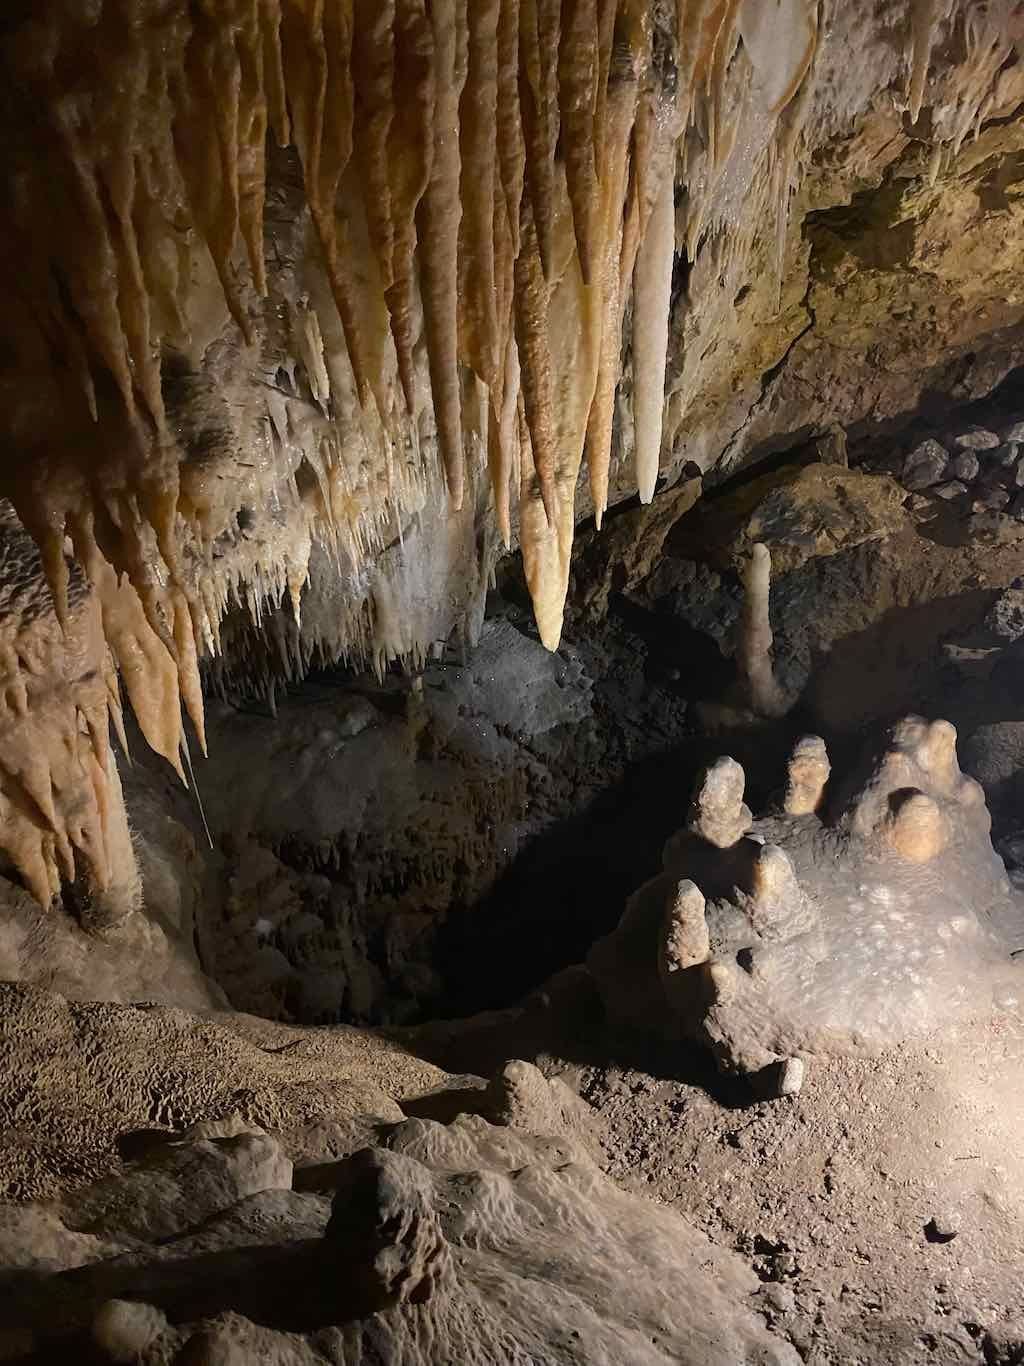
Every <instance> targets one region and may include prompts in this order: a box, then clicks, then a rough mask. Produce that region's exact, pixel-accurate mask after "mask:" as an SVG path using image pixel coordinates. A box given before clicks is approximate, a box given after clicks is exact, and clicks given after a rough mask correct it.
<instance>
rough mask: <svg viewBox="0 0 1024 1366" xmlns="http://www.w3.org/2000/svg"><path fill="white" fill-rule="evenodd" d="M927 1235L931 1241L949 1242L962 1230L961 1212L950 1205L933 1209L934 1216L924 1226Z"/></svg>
mask: <svg viewBox="0 0 1024 1366" xmlns="http://www.w3.org/2000/svg"><path fill="white" fill-rule="evenodd" d="M924 1232H925V1237H926V1238H927V1239H928V1241H929V1242H930V1243H949V1242H952V1240H953V1239H954V1238H955V1237H956V1235H957V1234H958V1233H959V1232H960V1213H959V1211H958V1210H955V1209H951V1208H949V1207H946V1208H943V1209H938V1210H933V1212H932V1217H931V1218H930V1219H929V1220H928V1222H927V1224H925V1226H924Z"/></svg>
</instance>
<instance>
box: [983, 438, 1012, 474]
mask: <svg viewBox="0 0 1024 1366" xmlns="http://www.w3.org/2000/svg"><path fill="white" fill-rule="evenodd" d="M1019 458H1020V444H1019V443H1018V442H1016V441H1006V442H1004V443H1003V445H1001V446H997V447H996V449H995V450H994V451H989V452H988V453H987V454H986V456H985V459H986V462H988V463H989V464H993V465H1001V466H1002V467H1003V469H1011V468H1012V467H1013V466H1014V465H1016V463H1017V461H1018V459H1019Z"/></svg>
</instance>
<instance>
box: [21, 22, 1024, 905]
mask: <svg viewBox="0 0 1024 1366" xmlns="http://www.w3.org/2000/svg"><path fill="white" fill-rule="evenodd" d="M1022 42H1024V5H1022V4H1020V3H1014V0H986V2H985V3H972V2H971V0H915V2H913V3H895V4H875V3H855V4H849V3H841V0H820V3H813V2H812V0H677V3H675V4H672V3H669V2H668V0H193V2H192V3H187V0H87V3H82V0H46V2H45V3H14V4H10V5H8V6H7V7H6V9H5V14H4V17H3V19H2V20H0V101H2V118H0V142H2V153H0V154H2V156H3V158H4V161H5V164H6V166H7V168H8V174H7V177H6V178H5V182H4V185H3V188H2V190H0V234H2V238H3V241H2V247H0V271H2V272H3V276H4V279H3V288H4V293H5V307H4V309H3V311H2V314H0V351H2V355H3V358H4V364H3V368H2V378H0V383H2V385H3V395H2V403H0V423H2V429H0V431H2V435H0V497H3V498H5V499H7V500H9V504H10V506H11V507H12V508H13V509H14V511H15V512H16V515H17V519H18V520H20V524H21V525H20V527H19V526H18V524H17V521H16V520H15V519H14V518H13V517H12V516H6V514H5V521H4V527H5V534H6V542H5V563H6V568H5V583H4V590H5V602H6V603H7V609H6V612H5V615H4V617H3V620H2V622H0V633H2V642H0V644H2V656H3V670H4V675H5V677H4V686H3V689H2V691H0V696H2V699H3V706H2V709H0V763H2V768H3V774H2V781H0V789H2V801H3V803H4V816H5V828H6V829H7V830H8V831H10V832H13V833H10V834H9V835H5V837H4V838H5V840H6V847H7V849H8V852H9V853H11V854H12V855H13V857H14V859H15V861H16V862H17V864H18V866H19V867H20V868H21V869H22V871H23V873H24V874H25V876H26V878H27V880H28V881H29V883H30V885H31V886H32V888H33V890H34V891H36V893H37V895H38V896H40V898H41V899H45V897H46V895H47V894H48V893H49V892H52V891H53V890H54V889H55V887H56V885H57V879H58V875H59V873H63V874H64V875H65V876H66V875H68V874H69V873H70V872H71V871H73V869H74V866H75V860H76V857H81V858H82V859H84V860H85V861H86V862H87V863H88V864H89V865H90V866H92V867H94V868H96V869H99V870H100V872H102V869H103V865H104V849H105V846H106V843H107V841H108V839H109V838H110V836H109V834H108V827H109V826H110V823H111V821H112V820H113V817H112V816H111V815H110V812H109V810H108V806H109V802H108V799H107V788H108V787H109V782H110V779H109V776H108V775H109V771H110V765H111V759H110V755H109V752H108V742H107V727H106V724H105V720H106V718H105V715H104V708H105V707H109V709H110V710H111V711H112V712H113V713H114V714H115V717H116V716H119V713H120V701H119V693H120V687H122V686H123V687H124V689H125V691H126V692H127V694H128V696H129V698H130V700H131V703H132V706H133V710H134V711H135V713H136V715H137V717H138V720H139V722H140V724H141V726H142V729H143V731H144V733H145V736H146V739H147V740H148V742H149V743H150V744H151V745H152V746H153V748H154V749H155V750H157V752H159V753H161V754H163V755H164V757H165V758H167V760H168V761H169V762H170V763H171V764H172V765H174V766H175V767H176V768H179V770H180V771H182V772H184V770H185V768H186V767H187V745H186V743H185V737H186V730H185V722H184V721H183V719H182V703H183V704H184V710H185V712H186V714H187V715H188V716H189V717H190V718H191V723H192V726H193V728H194V731H195V734H196V737H197V739H198V742H199V744H200V746H203V745H204V738H203V698H202V687H201V682H200V670H201V668H204V667H208V666H209V664H210V661H216V660H217V659H218V658H221V659H222V660H223V664H222V667H223V668H225V669H227V670H228V671H229V672H230V671H232V670H233V671H234V673H235V674H236V675H241V676H243V677H247V678H248V679H249V681H250V682H256V683H258V682H259V681H260V679H261V678H262V677H265V676H266V675H267V673H268V671H269V672H271V673H272V672H275V671H279V672H281V673H283V674H284V675H286V676H293V675H298V674H301V673H302V672H303V671H304V670H305V669H307V668H308V667H309V666H310V665H311V664H315V663H319V664H324V663H333V662H335V661H339V660H347V661H351V662H357V663H360V664H363V663H370V664H373V665H374V666H375V667H376V668H377V669H378V670H383V669H384V668H385V667H386V666H387V665H388V664H389V663H391V662H392V661H396V660H397V661H401V662H402V663H404V664H407V665H410V664H411V665H416V664H418V663H419V662H420V661H422V660H423V659H424V658H425V657H426V656H427V655H428V654H429V653H430V651H431V650H432V649H434V648H435V647H436V646H437V645H438V644H439V643H441V642H443V641H444V640H445V639H447V638H448V637H449V636H450V635H451V633H452V631H453V630H454V629H461V630H462V631H464V632H465V633H467V634H468V635H469V636H470V637H472V635H473V630H474V625H475V624H476V623H478V622H479V620H480V618H481V615H482V611H483V599H484V594H485V592H486V588H487V583H488V580H489V578H490V575H491V572H492V570H493V567H494V565H495V562H496V560H497V559H498V557H499V555H500V554H501V553H502V551H503V549H507V548H511V547H514V546H515V547H518V548H519V549H520V550H521V552H522V559H523V567H524V573H525V579H526V582H527V585H528V587H529V590H530V594H531V596H532V599H533V603H534V609H535V614H536V620H537V625H538V628H539V632H540V636H541V639H542V641H543V642H544V644H545V645H546V646H547V647H548V648H549V649H554V648H556V647H557V645H558V642H559V638H560V633H561V628H562V615H563V608H564V603H565V598H566V592H567V588H568V583H569V573H570V557H571V550H572V543H573V536H574V531H575V527H576V524H577V522H578V521H579V520H580V519H581V518H584V517H590V516H593V517H594V518H595V520H596V522H597V523H598V525H600V522H601V519H602V516H603V514H604V513H605V511H606V510H607V509H608V508H609V507H611V506H613V505H614V504H617V503H621V502H623V501H624V500H626V499H628V498H630V497H632V496H635V495H637V494H639V497H640V499H641V500H642V501H643V502H649V501H650V500H651V499H652V497H654V496H655V493H656V489H657V488H658V486H659V482H660V483H665V482H668V483H671V482H673V481H674V480H675V479H676V478H677V477H678V475H679V474H680V472H681V471H683V470H684V469H685V470H687V471H688V477H690V478H692V477H694V466H696V467H698V470H699V472H700V473H701V474H702V475H703V476H704V477H705V479H715V478H718V477H721V476H722V475H723V474H725V473H727V472H729V471H731V470H733V469H736V468H739V467H741V466H743V465H745V464H748V463H751V462H753V461H756V460H757V459H758V458H760V457H761V456H763V455H764V454H765V453H767V452H770V451H771V450H773V449H781V448H784V447H785V446H786V444H787V443H789V444H791V443H792V441H793V440H794V437H795V436H800V435H803V436H806V435H807V434H814V433H817V432H822V431H825V430H828V429H829V428H830V427H831V426H832V425H834V424H835V423H839V424H841V425H843V426H845V427H851V426H856V424H868V425H870V424H882V425H884V424H885V423H889V422H893V421H897V420H898V419H899V417H900V415H901V414H905V413H908V412H910V411H912V410H913V408H914V407H915V405H916V404H917V403H918V402H919V401H920V399H921V397H922V395H923V394H924V393H925V392H926V391H928V390H929V389H930V388H935V387H943V386H945V387H947V388H950V389H951V390H952V389H954V388H956V389H957V391H958V392H959V393H960V394H961V396H971V395H973V394H976V393H982V392H985V391H986V390H987V389H988V388H991V387H992V385H993V384H994V383H995V382H997V380H998V379H999V378H1001V377H1002V375H1004V374H1005V373H1006V372H1007V370H1008V369H1009V368H1011V367H1012V366H1013V365H1015V364H1018V363H1020V360H1021V350H1022V348H1021V332H1020V322H1021V318H1022V314H1024V302H1022V295H1021V291H1020V264H1021V245H1022V242H1024V208H1022V204H1024V197H1022V194H1021V187H1022V185H1024V121H1022V120H1021V117H1020V111H1021V109H1022V108H1024V66H1022V64H1021V62H1020V47H1021V43H1022ZM22 528H23V529H22ZM231 643H233V645H234V649H233V651H228V655H229V657H227V658H225V651H226V650H227V647H228V645H229V644H231ZM54 676H58V677H60V678H61V679H63V680H65V682H66V683H67V684H68V686H65V687H63V689H61V688H60V687H57V688H54V687H49V686H48V685H47V684H46V680H47V679H49V678H52V677H54ZM118 679H120V683H119V682H118ZM97 680H98V681H97ZM26 721H29V722H31V725H30V726H26V725H25V722H26ZM31 726H35V727H36V729H35V730H34V731H33V730H32V728H31ZM18 732H20V733H21V734H22V741H21V742H17V743H16V742H15V740H14V739H13V738H12V737H14V736H15V734H16V733H18ZM29 735H31V736H33V737H34V739H33V740H32V742H31V743H30V742H29V741H28V740H27V739H25V737H26V736H29ZM58 735H59V736H61V737H62V738H61V739H60V740H59V742H58V741H57V740H55V739H52V738H49V739H48V738H47V737H53V736H58ZM58 743H59V744H60V745H61V746H63V749H62V751H61V756H60V758H59V761H58V757H56V752H55V750H54V746H55V745H57V744H58ZM65 751H66V754H65ZM69 756H70V757H69ZM69 765H70V766H71V767H72V768H73V769H74V774H73V777H69V776H68V775H67V773H66V772H65V769H67V768H68V766H69ZM69 793H71V794H73V795H72V796H69V795H68V794H69ZM76 851H77V852H76Z"/></svg>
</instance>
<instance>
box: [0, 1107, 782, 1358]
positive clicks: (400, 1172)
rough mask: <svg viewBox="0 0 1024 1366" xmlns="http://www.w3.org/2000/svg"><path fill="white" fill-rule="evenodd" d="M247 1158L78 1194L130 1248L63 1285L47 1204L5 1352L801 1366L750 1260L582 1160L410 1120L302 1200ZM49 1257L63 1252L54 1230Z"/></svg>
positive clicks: (325, 1171)
mask: <svg viewBox="0 0 1024 1366" xmlns="http://www.w3.org/2000/svg"><path fill="white" fill-rule="evenodd" d="M243 1141H245V1142H247V1143H248V1144H249V1145H250V1147H251V1148H254V1150H255V1147H258V1148H259V1150H260V1151H261V1152H262V1153H263V1155H264V1156H271V1155H272V1153H273V1149H274V1144H273V1141H272V1140H271V1139H269V1138H268V1137H267V1136H266V1135H263V1136H262V1137H260V1136H258V1135H251V1134H250V1135H248V1136H245V1137H244V1139H243V1138H236V1139H220V1140H213V1141H210V1140H199V1141H195V1142H192V1141H189V1140H188V1139H187V1137H182V1139H181V1140H180V1142H179V1143H178V1144H177V1145H176V1146H175V1147H174V1148H173V1149H172V1150H170V1151H171V1156H170V1157H169V1156H168V1155H167V1153H165V1154H164V1155H163V1156H162V1157H159V1158H158V1159H157V1160H156V1161H154V1160H153V1159H149V1160H143V1161H140V1162H138V1163H135V1164H132V1165H131V1166H130V1167H129V1168H128V1170H127V1171H125V1172H124V1173H121V1174H119V1175H116V1176H114V1177H111V1178H109V1179H108V1180H106V1181H105V1182H103V1183H101V1185H100V1187H98V1188H96V1187H94V1188H87V1189H86V1190H84V1191H80V1192H78V1193H77V1194H76V1195H75V1196H73V1197H72V1199H71V1201H70V1202H68V1204H67V1205H66V1207H65V1209H64V1211H63V1214H64V1220H65V1224H66V1223H67V1221H68V1210H69V1209H70V1210H71V1211H72V1212H74V1211H78V1212H79V1215H80V1214H81V1211H82V1210H83V1209H94V1208H95V1206H96V1203H97V1194H96V1192H97V1190H99V1194H100V1203H101V1204H102V1206H103V1208H104V1209H105V1210H106V1211H108V1215H109V1217H108V1218H107V1219H106V1220H105V1221H104V1227H105V1228H107V1229H108V1232H109V1234H110V1235H111V1236H114V1237H116V1238H117V1239H118V1243H113V1242H111V1243H109V1244H100V1243H99V1242H98V1240H97V1242H96V1245H95V1246H94V1247H93V1248H92V1249H81V1248H78V1247H74V1248H69V1249H66V1250H65V1249H63V1248H61V1249H58V1250H60V1251H65V1252H66V1255H65V1259H64V1260H63V1265H64V1266H65V1267H67V1268H68V1269H67V1270H65V1271H64V1272H63V1274H59V1275H58V1274H55V1273H56V1272H59V1271H60V1268H61V1259H60V1258H59V1257H58V1258H56V1259H55V1258H53V1257H52V1255H51V1256H49V1257H47V1258H42V1257H40V1256H38V1255H35V1256H29V1255H25V1254H26V1250H27V1252H33V1251H36V1252H38V1249H39V1246H40V1241H39V1232H38V1230H39V1215H40V1207H38V1206H24V1207H21V1208H22V1209H23V1210H25V1211H26V1212H27V1214H28V1215H29V1216H32V1218H29V1219H26V1220H25V1221H24V1222H23V1235H24V1238H25V1246H23V1247H22V1249H21V1251H22V1254H23V1255H22V1256H21V1257H20V1260H19V1262H18V1265H19V1267H20V1269H19V1271H18V1272H17V1273H16V1284H17V1288H18V1291H19V1294H18V1295H17V1297H13V1296H12V1297H10V1302H9V1305H8V1306H7V1309H6V1313H5V1317H4V1320H3V1321H2V1322H0V1356H2V1357H3V1359H4V1360H9V1359H11V1357H10V1355H4V1353H5V1350H6V1349H8V1348H10V1350H11V1351H12V1352H13V1354H14V1357H15V1358H16V1359H18V1360H20V1361H23V1362H25V1363H26V1366H27V1363H29V1362H31V1363H36V1362H38V1363H41V1364H42V1363H49V1362H52V1361H56V1360H64V1361H93V1362H96V1363H97V1366H99V1363H101V1362H102V1363H111V1364H113V1363H122V1362H123V1363H127V1362H136V1363H139V1364H140V1366H167V1364H168V1363H170V1362H174V1363H175V1364H176V1366H201V1364H202V1366H235V1364H236V1363H237V1366H248V1364H249V1363H267V1366H271V1363H278V1364H279V1366H306V1363H308V1366H322V1363H324V1362H328V1361H329V1362H334V1363H337V1366H381V1364H382V1363H385V1362H386V1363H389V1364H390V1363H393V1364H394V1366H400V1364H404V1366H433V1364H434V1363H438V1364H440V1363H448V1362H451V1363H454V1362H458V1363H460V1366H519V1363H524V1362H527V1361H530V1362H536V1363H541V1362H543V1363H544V1364H545V1366H620V1364H621V1363H625V1362H629V1363H630V1364H631V1366H667V1363H669V1362H675V1363H680V1366H796V1363H797V1362H798V1360H799V1358H798V1356H797V1354H796V1352H795V1351H794V1349H793V1348H792V1347H791V1346H790V1345H789V1344H788V1343H787V1342H785V1341H784V1340H783V1339H781V1338H779V1337H776V1336H774V1335H773V1334H772V1333H770V1332H769V1331H768V1330H767V1328H766V1327H765V1325H764V1323H763V1321H762V1320H761V1319H760V1318H759V1317H758V1316H757V1314H756V1312H755V1308H754V1303H753V1295H754V1291H755V1290H756V1288H757V1281H756V1278H755V1276H754V1274H753V1272H752V1271H751V1270H750V1268H749V1267H747V1266H745V1265H744V1264H743V1262H742V1260H741V1259H740V1258H739V1257H738V1256H736V1255H735V1254H734V1253H732V1252H729V1251H726V1250H724V1249H720V1248H716V1247H714V1246H713V1245H712V1244H710V1243H709V1242H708V1241H707V1239H706V1238H705V1236H704V1235H703V1234H702V1233H700V1232H698V1231H697V1230H696V1229H694V1228H692V1227H690V1226H689V1225H688V1224H686V1223H685V1222H684V1221H683V1220H682V1219H681V1218H680V1217H679V1216H678V1215H677V1214H675V1213H674V1212H673V1211H671V1210H667V1209H663V1208H660V1207H659V1206H657V1205H654V1204H648V1203H647V1202H646V1201H643V1200H640V1199H638V1198H637V1197H636V1196H634V1195H628V1194H626V1193H624V1192H622V1191H620V1190H618V1189H617V1188H616V1187H615V1186H613V1185H612V1183H611V1182H610V1181H608V1180H607V1179H606V1178H605V1177H604V1176H602V1175H601V1173H600V1171H599V1170H598V1169H597V1167H596V1166H595V1165H594V1164H593V1163H592V1162H591V1161H589V1160H588V1159H587V1158H586V1157H585V1156H583V1155H582V1154H580V1153H579V1152H578V1151H577V1150H576V1149H575V1147H574V1145H573V1144H572V1143H571V1142H569V1141H566V1140H559V1139H551V1138H542V1137H535V1136H532V1135H529V1134H526V1133H523V1132H520V1131H517V1130H516V1129H513V1128H504V1127H495V1126H491V1125H489V1124H488V1123H487V1122H486V1121H485V1120H483V1119H482V1118H480V1117H479V1116H475V1115H473V1116H460V1117H459V1118H458V1119H457V1120H456V1121H455V1122H454V1123H452V1124H451V1125H448V1126H444V1125H441V1124H437V1123H434V1122H433V1121H428V1120H419V1119H412V1120H406V1121H403V1122H401V1123H398V1124H395V1125H392V1126H390V1127H389V1130H388V1132H387V1135H386V1138H385V1140H384V1141H385V1144H386V1146H381V1145H374V1146H370V1147H364V1148H362V1149H361V1150H360V1151H358V1152H356V1153H354V1154H352V1155H351V1156H349V1157H348V1158H347V1159H345V1160H343V1161H341V1162H339V1163H332V1164H328V1165H326V1166H323V1165H322V1166H320V1167H316V1168H308V1167H307V1168H306V1169H305V1177H306V1186H305V1188H304V1189H292V1188H290V1182H289V1176H290V1167H289V1166H287V1165H282V1164H281V1163H280V1161H278V1162H273V1161H272V1162H270V1163H269V1164H268V1163H262V1164H259V1163H252V1162H247V1163H245V1164H244V1165H243V1166H239V1164H238V1163H237V1162H234V1163H233V1165H234V1167H235V1169H236V1170H235V1171H234V1175H235V1177H236V1178H237V1177H239V1176H243V1177H244V1178H245V1179H244V1180H242V1181H239V1180H237V1179H236V1180H234V1181H225V1180H224V1173H225V1162H226V1161H232V1160H233V1158H234V1157H236V1156H237V1151H236V1150H237V1147H238V1145H239V1144H240V1143H242V1142H243ZM254 1145H255V1147H254ZM228 1150H231V1151H230V1153H229V1152H228ZM278 1157H280V1154H279V1153H278ZM169 1162H171V1163H172V1164H173V1169H174V1171H175V1173H177V1174H178V1175H179V1176H182V1177H184V1176H187V1177H188V1179H189V1181H190V1182H192V1183H194V1184H195V1186H196V1188H197V1190H201V1191H202V1194H203V1196H204V1199H203V1200H202V1201H201V1206H200V1207H199V1208H197V1209H194V1210H193V1209H192V1208H191V1206H190V1202H189V1199H188V1196H189V1190H188V1189H187V1188H186V1187H184V1186H182V1187H181V1188H180V1189H178V1188H174V1189H172V1188H171V1187H169V1186H167V1185H166V1182H164V1181H162V1180H161V1174H162V1173H163V1175H166V1171H167V1168H168V1163H169ZM297 1175H298V1173H297ZM317 1176H320V1177H322V1178H324V1179H322V1180H316V1179H315V1178H316V1177H317ZM311 1186H315V1187H316V1189H315V1190H314V1189H311ZM147 1189H148V1192H149V1203H150V1205H151V1207H152V1210H153V1211H155V1212H156V1213H157V1214H159V1216H160V1217H159V1218H157V1219H156V1220H155V1221H153V1222H152V1224H151V1225H150V1226H149V1227H140V1226H139V1224H138V1221H137V1220H136V1219H135V1217H134V1214H133V1205H132V1201H133V1199H134V1197H135V1196H136V1195H137V1194H138V1193H139V1192H146V1191H147ZM218 1197H219V1198H218ZM210 1198H212V1199H213V1203H212V1205H211V1202H210ZM43 1212H44V1213H46V1214H48V1215H49V1216H50V1224H51V1225H52V1226H53V1228H56V1229H58V1230H61V1229H64V1226H63V1225H62V1224H61V1222H60V1220H59V1219H58V1218H57V1216H56V1215H55V1214H53V1213H52V1212H51V1210H50V1208H49V1207H43ZM175 1216H176V1218H177V1220H178V1221H180V1222H179V1223H178V1225H177V1226H176V1227H175V1229H174V1231H173V1233H171V1234H170V1235H168V1234H167V1232H166V1229H167V1227H168V1226H169V1225H168V1219H169V1218H170V1219H171V1220H172V1222H173V1220H174V1217H175ZM71 1222H73V1223H81V1222H82V1219H81V1217H79V1218H77V1219H74V1220H72V1221H71ZM182 1222H183V1223H184V1224H185V1227H181V1223H182ZM71 1236H72V1235H71V1234H69V1233H68V1232H67V1231H66V1229H64V1237H65V1239H67V1238H69V1237H71ZM44 1242H45V1248H44V1250H45V1251H46V1252H48V1253H52V1251H53V1247H54V1245H55V1244H54V1234H53V1231H52V1229H51V1228H50V1227H49V1226H48V1227H47V1229H46V1232H45V1240H44ZM0 1288H6V1285H5V1281H4V1274H3V1272H2V1271H0ZM4 1330H6V1338H5V1337H4Z"/></svg>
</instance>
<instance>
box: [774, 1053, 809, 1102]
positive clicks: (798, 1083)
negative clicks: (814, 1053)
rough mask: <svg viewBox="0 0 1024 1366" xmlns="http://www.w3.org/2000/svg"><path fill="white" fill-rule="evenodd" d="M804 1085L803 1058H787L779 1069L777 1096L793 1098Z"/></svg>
mask: <svg viewBox="0 0 1024 1366" xmlns="http://www.w3.org/2000/svg"><path fill="white" fill-rule="evenodd" d="M803 1084H804V1060H803V1058H787V1059H786V1061H785V1062H784V1063H783V1064H782V1065H781V1067H780V1068H779V1095H780V1096H795V1095H797V1094H798V1093H799V1091H800V1088H801V1087H802V1086H803Z"/></svg>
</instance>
